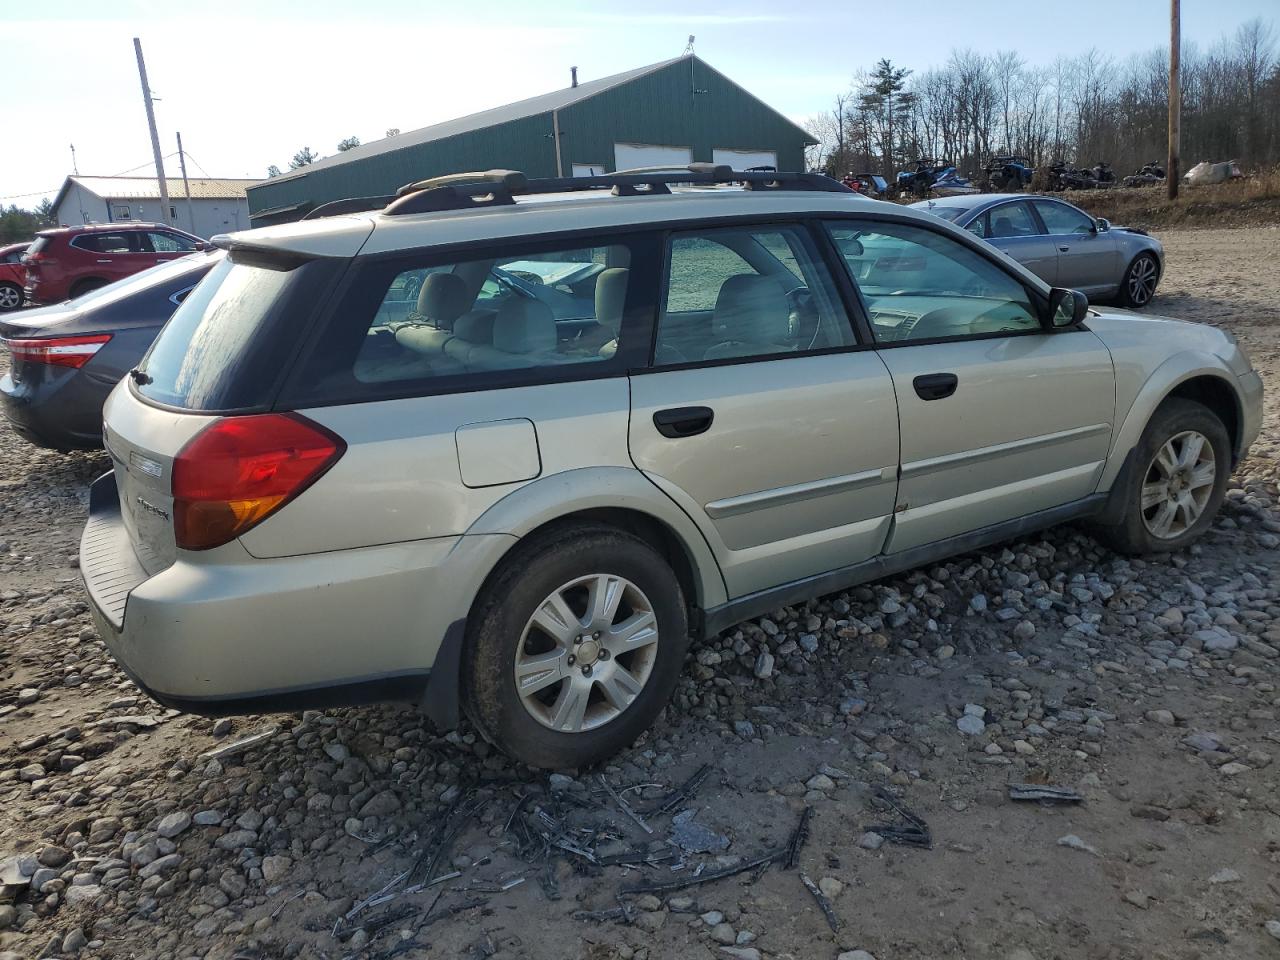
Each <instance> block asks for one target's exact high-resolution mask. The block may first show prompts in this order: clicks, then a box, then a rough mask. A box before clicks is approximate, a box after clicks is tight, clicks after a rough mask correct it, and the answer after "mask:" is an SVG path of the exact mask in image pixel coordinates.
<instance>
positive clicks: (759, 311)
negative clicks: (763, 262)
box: [712, 273, 791, 344]
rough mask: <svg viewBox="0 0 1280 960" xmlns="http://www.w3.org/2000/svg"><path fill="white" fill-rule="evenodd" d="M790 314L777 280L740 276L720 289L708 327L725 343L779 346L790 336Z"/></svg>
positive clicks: (742, 274)
mask: <svg viewBox="0 0 1280 960" xmlns="http://www.w3.org/2000/svg"><path fill="white" fill-rule="evenodd" d="M790 312H791V310H790V307H789V306H788V305H787V295H786V292H785V291H784V290H783V289H782V284H780V283H778V281H777V280H775V279H773V278H772V277H763V276H760V275H758V274H754V273H740V274H738V275H737V276H733V277H730V278H729V279H727V280H726V281H725V282H724V283H722V284H721V285H720V294H719V296H717V297H716V309H715V312H714V313H713V314H712V326H713V328H714V329H715V332H716V336H718V337H722V338H724V339H725V340H740V341H745V342H748V343H777V344H783V343H786V342H787V339H788V338H789V337H790V336H791V321H790Z"/></svg>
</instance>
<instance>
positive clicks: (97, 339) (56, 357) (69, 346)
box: [5, 333, 111, 367]
mask: <svg viewBox="0 0 1280 960" xmlns="http://www.w3.org/2000/svg"><path fill="white" fill-rule="evenodd" d="M110 339H111V334H109V333H99V334H94V335H93V336H88V337H42V338H40V339H34V338H32V339H30V340H25V339H24V340H6V341H5V346H7V347H8V348H9V352H10V353H11V354H12V355H13V359H14V360H21V361H23V362H25V363H45V364H49V365H51V366H55V367H83V366H84V365H85V364H86V363H88V362H89V360H90V358H92V357H93V355H94V354H95V353H97V352H98V351H99V350H101V349H102V347H103V345H104V344H105V343H106V342H107V341H108V340H110Z"/></svg>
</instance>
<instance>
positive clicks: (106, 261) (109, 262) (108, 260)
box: [98, 260, 112, 263]
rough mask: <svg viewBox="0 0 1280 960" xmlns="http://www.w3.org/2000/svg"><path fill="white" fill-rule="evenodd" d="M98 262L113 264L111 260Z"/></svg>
mask: <svg viewBox="0 0 1280 960" xmlns="http://www.w3.org/2000/svg"><path fill="white" fill-rule="evenodd" d="M98 262H99V263H111V262H112V261H110V260H99V261H98Z"/></svg>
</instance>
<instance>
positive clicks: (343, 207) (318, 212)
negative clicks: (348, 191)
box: [302, 197, 395, 220]
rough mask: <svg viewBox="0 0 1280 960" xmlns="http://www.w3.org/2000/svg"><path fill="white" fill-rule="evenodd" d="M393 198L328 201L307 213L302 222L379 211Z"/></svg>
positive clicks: (351, 198)
mask: <svg viewBox="0 0 1280 960" xmlns="http://www.w3.org/2000/svg"><path fill="white" fill-rule="evenodd" d="M394 199H395V197H349V198H347V199H346V200H330V201H329V202H328V203H322V204H320V206H318V207H316V208H315V209H314V210H311V211H309V212H308V213H307V215H306V216H305V217H303V218H302V219H303V220H315V219H318V218H319V217H338V216H341V215H342V214H344V213H365V212H367V211H369V210H381V209H382V208H383V207H385V206H386V205H387V204H388V203H390V202H391V201H392V200H394Z"/></svg>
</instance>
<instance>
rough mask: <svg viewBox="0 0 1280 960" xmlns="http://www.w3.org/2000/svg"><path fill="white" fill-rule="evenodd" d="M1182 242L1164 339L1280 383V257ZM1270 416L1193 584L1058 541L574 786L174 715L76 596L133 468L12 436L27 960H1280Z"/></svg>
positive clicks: (291, 723)
mask: <svg viewBox="0 0 1280 960" xmlns="http://www.w3.org/2000/svg"><path fill="white" fill-rule="evenodd" d="M1162 239H1164V241H1165V242H1166V244H1167V248H1168V252H1169V262H1170V266H1169V275H1168V277H1167V278H1166V280H1165V282H1164V285H1163V287H1162V289H1161V294H1160V296H1159V298H1158V300H1157V301H1156V304H1155V306H1154V308H1153V312H1157V311H1158V312H1164V313H1168V314H1170V315H1174V316H1181V317H1187V318H1193V319H1199V320H1203V321H1206V322H1211V323H1215V324H1220V325H1223V326H1226V327H1229V328H1230V329H1232V330H1233V331H1235V332H1236V333H1237V335H1238V336H1240V338H1241V340H1242V341H1243V342H1244V343H1245V344H1246V346H1247V347H1248V348H1249V349H1250V352H1251V354H1252V356H1253V358H1254V361H1255V365H1256V366H1258V367H1259V369H1261V370H1262V371H1263V375H1264V377H1265V378H1266V379H1267V380H1268V382H1269V383H1272V384H1274V383H1276V382H1277V380H1278V378H1280V362H1278V360H1277V358H1278V356H1280V353H1278V351H1280V340H1278V338H1277V330H1280V275H1278V274H1277V271H1276V270H1275V264H1276V263H1277V262H1280V229H1277V228H1275V227H1272V228H1269V229H1248V230H1231V231H1194V232H1192V231H1183V232H1176V233H1169V234H1167V235H1165V236H1164V237H1163V238H1162ZM1278 414H1280V410H1278V408H1277V404H1276V401H1275V398H1274V394H1273V396H1272V397H1271V398H1269V401H1268V411H1267V418H1266V424H1265V427H1264V434H1263V437H1262V438H1261V440H1260V441H1259V443H1258V444H1257V445H1256V446H1255V447H1254V450H1253V455H1252V456H1251V457H1250V459H1249V460H1248V461H1247V462H1246V463H1245V464H1244V465H1242V467H1241V468H1240V470H1239V471H1238V472H1237V475H1236V477H1235V479H1234V481H1233V484H1232V489H1231V491H1230V493H1229V496H1228V502H1227V505H1226V507H1225V508H1224V510H1223V513H1222V516H1221V518H1220V519H1219V521H1218V523H1217V524H1216V526H1215V527H1214V529H1213V530H1212V531H1211V533H1210V534H1209V535H1207V536H1206V537H1205V538H1204V540H1203V541H1202V542H1201V544H1200V545H1198V546H1197V547H1196V548H1195V549H1193V550H1192V551H1190V552H1188V553H1186V554H1182V555H1178V556H1173V557H1168V558H1163V559H1156V560H1153V561H1149V562H1148V561H1139V560H1128V559H1123V558H1120V557H1117V556H1116V555H1114V554H1112V553H1110V552H1108V551H1106V550H1104V549H1102V548H1100V547H1099V546H1098V545H1097V544H1096V543H1095V542H1094V541H1093V540H1091V539H1090V538H1089V537H1088V536H1087V535H1086V534H1085V533H1083V532H1082V531H1080V530H1076V529H1072V528H1066V529H1061V530H1057V531H1053V532H1050V533H1048V534H1046V535H1045V536H1042V537H1036V538H1032V539H1027V540H1023V541H1019V542H1017V543H1013V544H1010V545H1008V546H1007V547H997V548H993V549H991V550H987V551H983V552H981V553H976V554H972V555H969V556H965V557H961V558H958V559H956V560H954V561H952V562H949V563H946V564H942V565H939V566H936V567H933V568H931V569H928V570H922V571H918V572H916V573H913V574H911V575H908V576H903V577H898V578H894V579H892V580H888V581H884V582H881V583H877V584H873V585H870V586H868V587H864V588H859V589H856V590H852V591H849V592H848V593H844V594H838V595H834V596H829V597H825V598H823V599H822V600H820V601H816V602H813V603H811V604H809V605H807V606H804V607H794V608H788V609H784V610H779V611H776V612H775V613H774V614H773V615H772V616H770V617H769V618H767V619H761V620H758V621H755V622H752V623H749V624H745V625H743V626H741V627H740V628H737V629H735V630H733V631H730V632H729V633H726V634H724V635H722V636H720V637H717V638H714V639H712V640H709V641H707V642H706V643H704V644H702V645H700V646H699V647H698V648H696V649H695V650H694V651H693V652H692V655H691V658H690V663H689V665H688V667H687V669H686V671H685V680H684V681H683V683H682V685H681V687H680V689H679V691H678V693H677V696H676V703H675V705H674V706H673V707H672V708H671V709H669V710H668V711H667V712H666V714H665V715H664V718H663V719H662V721H661V722H660V724H659V725H658V726H657V728H656V729H655V730H654V731H653V732H652V733H651V734H650V735H649V736H647V737H646V738H645V739H644V740H642V741H641V742H640V743H638V744H637V745H636V746H635V747H634V748H632V749H631V750H629V751H627V752H626V753H625V754H624V755H622V756H620V757H618V758H617V759H616V761H615V762H614V763H613V764H612V765H609V766H607V767H605V768H603V769H601V770H598V771H591V772H590V773H584V772H580V773H577V774H576V775H575V776H573V777H570V776H565V775H555V776H552V777H550V778H547V777H543V776H538V775H535V774H533V773H532V772H530V771H528V770H523V769H518V768H515V767H513V766H512V765H511V764H510V763H508V762H507V761H505V760H504V759H503V758H502V757H500V756H498V755H495V754H494V753H493V752H492V751H491V750H489V749H488V748H487V747H486V746H485V745H484V744H482V743H477V742H476V740H475V737H474V736H473V735H472V734H471V733H470V732H469V731H467V730H465V729H464V730H462V731H459V732H457V733H453V734H450V735H448V736H443V737H442V736H439V735H437V734H436V733H434V732H433V731H431V730H430V729H429V728H428V727H426V726H424V723H423V721H421V720H420V719H419V718H418V716H417V715H416V714H415V713H414V712H412V711H411V710H408V709H401V708H392V707H376V708H365V709H350V710H336V711H330V712H325V713H308V714H304V715H286V716H276V717H247V718H238V719H236V720H235V721H226V720H224V721H220V722H214V721H210V720H206V719H201V718H195V717H187V716H182V715H177V714H173V713H171V712H167V711H165V710H163V709H162V708H160V707H158V706H157V705H155V704H153V703H151V702H149V701H147V700H146V699H145V698H143V697H141V696H140V695H138V694H137V693H136V691H135V690H134V689H133V688H132V687H131V686H130V685H129V683H128V682H127V681H126V680H125V679H124V677H123V676H122V675H121V674H120V672H119V671H118V670H117V669H116V668H115V666H114V664H113V663H112V661H111V659H110V658H109V657H108V656H107V654H106V651H105V649H104V647H103V646H102V644H101V643H100V642H99V641H98V640H97V639H96V637H95V634H94V631H93V628H92V626H91V625H90V622H89V618H88V616H87V614H86V608H85V602H84V600H83V598H82V594H81V589H80V586H79V582H78V579H77V570H76V547H77V541H78V537H79V531H80V525H81V523H82V519H83V515H84V510H85V503H86V492H85V491H86V484H87V482H88V481H89V480H90V478H92V477H93V476H95V475H96V474H98V473H100V472H102V471H103V470H104V469H105V468H106V461H105V459H104V457H103V456H102V455H76V456H64V455H58V454H53V453H45V452H40V451H36V450H33V449H32V448H30V447H28V446H26V445H24V444H23V443H22V442H20V441H19V440H18V439H17V438H16V437H14V436H13V435H12V434H11V433H9V432H8V431H7V430H0V634H3V637H4V643H3V646H0V811H2V812H0V958H3V960H10V958H14V957H37V956H38V957H49V956H70V955H75V954H80V955H83V956H96V957H109V958H124V957H148V958H151V957H174V958H185V957H206V958H219V960H232V958H236V957H243V958H263V960H266V958H276V957H323V958H343V957H359V958H366V957H367V958H384V957H392V956H401V957H407V958H414V957H476V958H481V957H501V958H514V957H532V958H548V960H550V958H557V960H562V958H578V957H582V958H592V960H606V958H615V957H616V958H624V960H625V958H639V960H644V958H654V960H656V958H659V957H670V956H682V957H683V956H691V957H706V958H716V957H721V958H723V957H736V958H743V960H750V958H753V957H795V958H833V960H834V958H836V957H843V958H844V960H867V958H868V957H869V956H870V957H876V958H879V960H898V958H920V960H924V958H941V957H972V958H984V960H985V958H995V960H1048V958H1077V957H1079V958H1086V957H1087V958H1090V960H1102V958H1117V960H1118V958H1135V960H1136V958H1193V957H1224V956H1230V957H1233V958H1247V957H1276V956H1280V879H1277V878H1278V877H1280V869H1278V865H1280V794H1278V793H1277V786H1278V785H1280V774H1278V772H1277V771H1280V764H1273V763H1272V759H1273V757H1274V756H1275V755H1276V754H1277V753H1280V723H1278V722H1277V712H1278V711H1280V690H1277V686H1276V680H1277V674H1278V673H1280V583H1278V582H1277V569H1278V568H1277V546H1278V545H1280V505H1278V504H1277V495H1278V491H1277V461H1276V453H1277V448H1278V445H1280V416H1278ZM371 629H372V630H376V629H377V625H376V622H372V623H371ZM247 737H256V739H254V740H252V741H251V742H249V743H244V742H243V741H244V740H245V738H247ZM704 765H708V766H709V769H707V770H706V771H705V778H704V779H703V780H702V782H701V784H700V785H697V786H696V787H695V788H694V789H691V790H690V791H688V793H687V795H686V796H683V797H682V796H676V797H674V798H673V799H672V800H671V801H670V802H669V803H666V804H664V799H665V798H667V797H668V795H669V793H670V791H672V790H673V789H674V788H676V787H678V786H679V785H681V784H682V783H684V782H685V781H686V780H687V779H689V778H690V776H691V775H693V774H695V773H696V772H697V771H699V770H700V769H702V768H703V767H704ZM1022 782H1032V783H1043V784H1050V785H1054V786H1060V787H1067V788H1070V789H1072V790H1074V791H1077V792H1078V793H1079V794H1080V796H1081V797H1082V802H1081V803H1079V804H1075V805H1056V806H1048V805H1042V804H1038V803H1023V802H1014V801H1013V800H1011V799H1010V797H1009V793H1008V785H1009V784H1012V783H1022ZM882 791H888V793H887V794H886V793H884V792H882ZM613 794H617V797H615V796H614V795H613ZM884 796H890V797H894V798H896V801H895V802H896V803H898V804H899V805H902V806H905V807H906V808H909V810H910V811H913V812H914V813H915V814H916V815H918V816H919V817H920V818H921V819H922V820H923V821H924V822H925V823H926V824H927V827H928V830H929V833H930V836H931V841H932V845H931V847H930V848H924V847H920V846H911V845H902V844H895V843H893V842H892V840H893V839H894V838H895V836H896V835H900V836H903V837H904V838H906V839H910V837H911V834H912V830H911V822H910V821H909V820H906V819H904V818H903V817H902V816H901V815H900V814H899V813H896V812H894V811H893V810H892V809H890V808H889V807H888V806H887V805H886V804H885V802H884V801H883V800H882V799H880V798H882V797H884ZM618 798H620V800H621V802H620V801H619V799H618ZM623 804H625V805H626V808H627V809H628V810H630V811H631V813H632V814H634V818H633V817H632V816H631V815H629V814H628V813H627V812H626V811H625V810H624V808H623ZM663 806H666V807H667V809H666V810H665V812H662V811H661V809H660V808H662V807H663ZM806 809H809V810H811V813H810V814H807V815H806V814H804V812H803V811H805V810H806ZM806 816H807V817H808V819H807V830H805V831H804V833H806V834H807V837H805V838H804V842H803V843H801V844H799V854H798V858H797V859H798V865H797V866H796V867H795V868H793V869H788V868H787V865H786V863H785V862H784V861H785V860H786V852H787V851H786V845H787V843H788V840H789V839H792V838H793V837H794V834H795V830H796V827H797V825H798V824H799V823H801V821H802V820H803V819H804V818H805V817H806ZM873 826H879V829H878V830H873V829H870V828H871V827H873ZM891 828H896V829H897V831H899V832H898V833H897V834H895V829H891ZM904 828H906V829H905V830H904ZM649 831H652V832H649ZM762 856H765V857H769V858H771V859H772V860H773V862H772V863H769V862H766V863H765V864H762V865H761V866H758V867H754V868H752V869H749V870H746V871H745V872H740V873H737V874H735V875H733V876H728V877H724V878H720V879H708V877H710V876H712V875H713V874H714V873H715V871H718V870H722V869H730V868H733V867H742V866H743V865H745V864H749V863H751V862H752V861H753V860H755V859H758V858H760V857H762ZM628 861H629V862H628ZM699 867H700V868H701V870H702V873H701V874H697V875H696V876H695V873H696V871H697V870H698V869H699ZM455 872H456V874H457V875H456V876H451V875H452V874H454V873H455ZM442 876H451V878H450V879H447V880H442V881H440V882H438V883H435V884H431V883H430V881H431V880H433V879H435V878H439V877H442ZM805 878H807V880H808V881H809V883H811V884H812V886H813V889H814V890H816V891H817V893H818V894H820V895H821V898H822V899H825V901H826V905H827V907H828V908H829V911H830V919H829V920H828V918H827V917H826V916H824V911H823V909H822V903H821V902H820V898H819V896H818V895H815V893H813V892H811V890H810V888H809V886H807V885H806V882H805ZM678 880H685V881H689V880H699V881H705V882H699V883H693V884H691V885H689V886H686V887H684V888H682V889H671V890H658V891H656V892H655V893H644V892H643V891H641V892H631V893H629V894H628V895H627V896H625V897H620V896H619V894H621V893H623V892H624V891H628V890H633V891H634V888H637V887H643V886H644V885H646V884H658V883H664V882H666V883H670V882H672V881H678ZM4 884H10V885H9V886H4ZM833 928H834V929H833ZM861 951H866V952H865V953H864V952H861Z"/></svg>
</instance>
